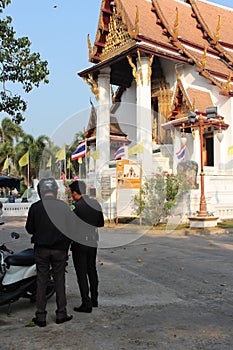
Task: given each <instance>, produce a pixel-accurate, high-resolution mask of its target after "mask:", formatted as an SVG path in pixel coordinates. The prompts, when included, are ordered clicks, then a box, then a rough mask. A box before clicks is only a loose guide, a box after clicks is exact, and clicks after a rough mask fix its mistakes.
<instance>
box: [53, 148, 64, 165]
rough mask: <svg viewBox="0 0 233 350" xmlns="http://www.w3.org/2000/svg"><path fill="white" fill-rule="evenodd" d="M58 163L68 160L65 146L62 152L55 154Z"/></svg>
mask: <svg viewBox="0 0 233 350" xmlns="http://www.w3.org/2000/svg"><path fill="white" fill-rule="evenodd" d="M55 157H56V161H57V162H58V161H59V160H64V159H65V158H66V151H65V146H63V147H62V148H61V149H60V151H58V152H57V153H56V154H55Z"/></svg>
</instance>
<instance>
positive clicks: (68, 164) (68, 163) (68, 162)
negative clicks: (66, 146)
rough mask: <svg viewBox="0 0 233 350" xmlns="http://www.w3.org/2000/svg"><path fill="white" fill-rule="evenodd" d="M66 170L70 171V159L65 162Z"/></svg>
mask: <svg viewBox="0 0 233 350" xmlns="http://www.w3.org/2000/svg"><path fill="white" fill-rule="evenodd" d="M66 168H67V169H70V158H69V159H68V160H67V165H66Z"/></svg>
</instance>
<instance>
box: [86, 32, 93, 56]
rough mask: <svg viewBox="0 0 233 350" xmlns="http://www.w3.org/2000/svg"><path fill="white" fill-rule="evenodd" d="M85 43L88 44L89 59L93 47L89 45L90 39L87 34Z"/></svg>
mask: <svg viewBox="0 0 233 350" xmlns="http://www.w3.org/2000/svg"><path fill="white" fill-rule="evenodd" d="M87 45H88V57H89V60H90V59H91V55H92V53H93V49H92V46H91V40H90V35H89V34H88V35H87Z"/></svg>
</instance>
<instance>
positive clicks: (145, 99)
mask: <svg viewBox="0 0 233 350" xmlns="http://www.w3.org/2000/svg"><path fill="white" fill-rule="evenodd" d="M137 74H138V80H137V85H136V103H137V143H140V142H143V145H144V147H143V153H139V154H137V160H139V161H140V162H141V164H142V176H147V175H151V174H152V120H151V73H150V57H141V58H140V59H139V58H138V59H137Z"/></svg>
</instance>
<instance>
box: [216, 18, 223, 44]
mask: <svg viewBox="0 0 233 350" xmlns="http://www.w3.org/2000/svg"><path fill="white" fill-rule="evenodd" d="M221 23H222V17H221V16H220V15H219V16H218V25H217V28H216V40H217V41H218V40H219V39H220V30H221Z"/></svg>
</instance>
